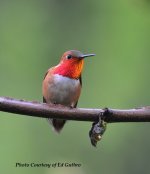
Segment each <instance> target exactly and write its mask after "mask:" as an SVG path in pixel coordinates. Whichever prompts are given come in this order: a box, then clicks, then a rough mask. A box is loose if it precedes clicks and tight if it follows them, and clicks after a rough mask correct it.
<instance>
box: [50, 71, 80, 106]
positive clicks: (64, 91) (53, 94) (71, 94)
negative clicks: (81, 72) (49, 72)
mask: <svg viewBox="0 0 150 174" xmlns="http://www.w3.org/2000/svg"><path fill="white" fill-rule="evenodd" d="M48 93H49V95H50V101H51V102H53V103H59V104H63V105H67V106H68V105H69V106H71V105H75V103H76V102H77V100H78V97H79V95H80V81H79V80H76V79H70V78H68V77H64V76H61V75H57V74H56V75H54V77H53V81H52V82H50V83H49V85H48Z"/></svg>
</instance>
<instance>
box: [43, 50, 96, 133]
mask: <svg viewBox="0 0 150 174" xmlns="http://www.w3.org/2000/svg"><path fill="white" fill-rule="evenodd" d="M91 56H95V54H83V53H81V52H80V51H77V50H70V51H66V52H65V53H64V54H63V55H62V57H61V59H60V62H59V64H58V65H56V66H54V67H52V68H50V69H48V71H47V72H46V74H45V76H44V80H43V83H42V93H43V102H44V103H53V104H61V105H64V106H68V107H71V108H76V107H77V103H78V99H79V97H80V93H81V88H82V78H81V74H82V70H83V65H84V59H85V58H87V57H91ZM48 122H49V123H50V124H51V125H52V126H53V128H54V130H55V131H56V132H58V133H59V132H60V131H61V130H62V128H63V127H64V124H65V123H66V120H62V119H55V118H54V119H50V118H48Z"/></svg>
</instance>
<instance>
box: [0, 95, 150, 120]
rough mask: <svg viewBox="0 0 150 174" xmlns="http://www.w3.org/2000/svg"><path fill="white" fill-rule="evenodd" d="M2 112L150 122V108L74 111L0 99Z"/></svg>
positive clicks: (50, 116)
mask: <svg viewBox="0 0 150 174" xmlns="http://www.w3.org/2000/svg"><path fill="white" fill-rule="evenodd" d="M0 111H3V112H10V113H15V114H20V115H26V116H33V117H42V118H59V119H65V120H76V121H91V122H94V121H98V119H99V117H103V119H104V120H105V121H106V122H108V123H112V122H150V106H147V107H142V108H136V109H127V110H119V109H83V108H77V109H72V108H68V107H64V106H61V105H54V104H45V103H40V102H29V101H24V100H16V99H13V98H9V97H0Z"/></svg>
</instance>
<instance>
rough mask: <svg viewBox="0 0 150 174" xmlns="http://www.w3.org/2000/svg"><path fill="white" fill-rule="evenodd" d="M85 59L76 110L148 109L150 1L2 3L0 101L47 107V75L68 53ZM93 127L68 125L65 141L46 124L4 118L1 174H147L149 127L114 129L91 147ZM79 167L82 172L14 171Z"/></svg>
mask: <svg viewBox="0 0 150 174" xmlns="http://www.w3.org/2000/svg"><path fill="white" fill-rule="evenodd" d="M70 49H77V50H80V51H82V52H84V53H96V57H92V58H91V59H90V58H89V59H86V62H85V67H84V73H83V91H82V95H81V97H80V101H79V104H78V107H86V108H103V107H106V106H107V107H110V108H120V109H121V108H134V107H137V106H144V105H150V96H149V89H150V79H149V72H150V68H149V66H150V1H148V0H121V1H120V0H113V1H112V0H101V1H98V0H97V1H96V0H93V1H90V0H82V1H79V0H76V1H70V0H63V1H62V0H49V1H48V0H30V1H29V0H26V1H25V0H24V1H19V0H13V1H10V0H5V1H4V0H1V1H0V81H1V84H0V96H9V97H14V98H18V99H26V100H37V101H42V94H41V83H42V80H43V76H44V73H45V72H46V70H47V69H48V68H49V67H51V66H54V65H56V64H57V63H58V61H59V57H60V56H61V55H62V53H63V52H64V51H66V50H70ZM90 128H91V123H84V122H75V121H70V122H68V124H66V126H65V128H64V129H63V131H62V133H61V134H60V135H57V134H55V133H54V132H53V131H52V130H51V127H50V126H49V125H48V123H47V122H46V120H45V119H40V118H32V117H25V116H18V115H13V114H9V113H3V112H1V113H0V139H1V141H0V173H11V174H19V173H22V174H27V173H28V174H41V173H42V174H51V173H52V174H60V173H61V174H63V173H64V174H75V173H79V174H91V173H94V174H97V173H102V174H108V173H111V174H120V173H121V174H126V173H128V174H141V173H144V174H148V173H149V172H150V165H149V161H150V156H149V154H150V149H149V147H150V139H149V131H150V125H149V123H117V124H110V125H108V129H107V131H106V133H105V135H104V137H103V140H102V141H101V142H100V143H99V144H98V147H97V148H93V147H92V146H91V144H90V141H89V138H88V131H89V129H90ZM16 162H21V163H30V162H35V163H42V162H43V163H54V162H70V163H72V162H76V163H81V164H82V167H81V168H57V169H48V168H44V167H43V168H42V167H41V168H16V167H15V164H16Z"/></svg>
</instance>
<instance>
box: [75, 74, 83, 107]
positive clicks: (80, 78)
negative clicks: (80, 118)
mask: <svg viewBox="0 0 150 174" xmlns="http://www.w3.org/2000/svg"><path fill="white" fill-rule="evenodd" d="M79 81H80V84H81V87H82V77H81V76H80V77H79ZM77 105H78V101H77V102H76V104H75V105H74V108H76V107H77Z"/></svg>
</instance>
